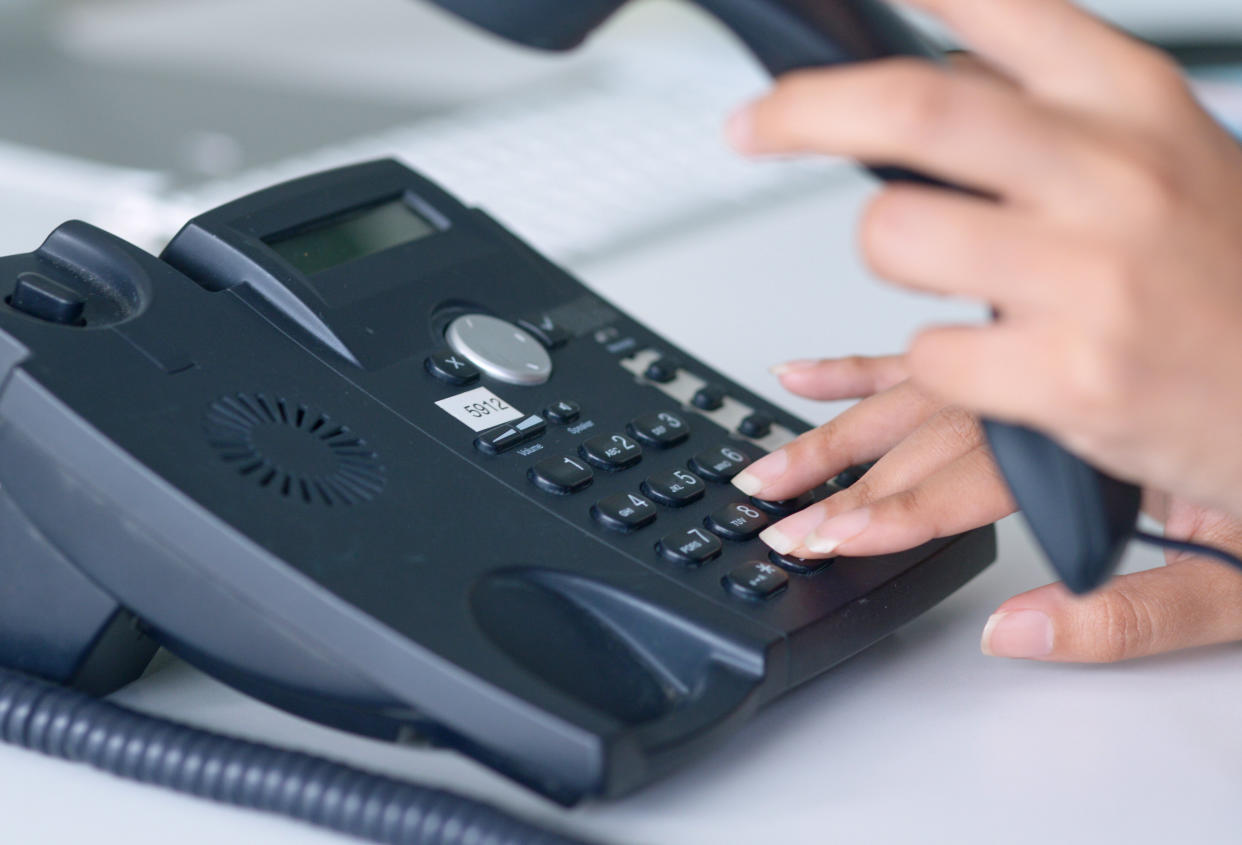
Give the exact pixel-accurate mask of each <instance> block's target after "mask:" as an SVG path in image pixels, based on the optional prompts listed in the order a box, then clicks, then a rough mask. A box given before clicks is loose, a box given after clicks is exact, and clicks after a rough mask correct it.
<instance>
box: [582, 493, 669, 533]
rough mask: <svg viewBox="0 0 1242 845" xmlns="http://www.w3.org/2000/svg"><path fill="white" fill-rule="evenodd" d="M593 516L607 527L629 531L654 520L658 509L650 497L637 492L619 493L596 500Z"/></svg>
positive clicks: (592, 509)
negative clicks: (645, 497)
mask: <svg viewBox="0 0 1242 845" xmlns="http://www.w3.org/2000/svg"><path fill="white" fill-rule="evenodd" d="M591 516H593V517H594V518H595V521H596V522H598V523H599V524H600V525H603V526H604V527H605V528H611V529H612V530H613V531H624V532H629V531H637V530H638V529H639V528H643V527H645V526H647V525H650V524H651V523H652V522H654V521H655V518H656V509H655V505H653V504H651V502H650V501H649V500H648V499H644V498H643V497H642V496H639V495H637V494H635V493H618V494H617V495H615V496H608V497H607V498H604V499H600V500H599V501H598V502H596V503H595V505H594V506H593V507H592V508H591Z"/></svg>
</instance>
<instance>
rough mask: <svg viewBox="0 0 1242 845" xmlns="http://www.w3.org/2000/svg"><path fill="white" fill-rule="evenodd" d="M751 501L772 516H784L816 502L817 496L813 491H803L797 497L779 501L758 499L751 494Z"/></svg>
mask: <svg viewBox="0 0 1242 845" xmlns="http://www.w3.org/2000/svg"><path fill="white" fill-rule="evenodd" d="M750 503H751V504H752V505H754V506H755V507H757V508H759V510H761V511H765V512H767V513H769V514H771V515H772V516H777V517H784V516H789V515H790V514H793V513H797V512H798V511H800V510H802V509H803V508H806V507H809V506H810V505H812V504H814V503H815V496H814V495H812V494H811V493H803V494H802V495H801V496H799V497H798V498H796V499H781V500H780V501H778V502H774V501H769V500H768V499H756V498H755V497H754V496H751V497H750Z"/></svg>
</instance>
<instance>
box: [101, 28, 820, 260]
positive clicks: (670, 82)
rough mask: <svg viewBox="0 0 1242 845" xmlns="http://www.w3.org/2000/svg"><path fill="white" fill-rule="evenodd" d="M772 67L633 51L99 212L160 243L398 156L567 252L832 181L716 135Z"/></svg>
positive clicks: (815, 164)
mask: <svg viewBox="0 0 1242 845" xmlns="http://www.w3.org/2000/svg"><path fill="white" fill-rule="evenodd" d="M764 84H765V80H764V77H763V76H762V75H761V74H760V73H759V71H758V70H757V69H755V68H753V67H750V66H749V65H747V64H745V63H743V62H740V61H739V60H738V55H737V53H735V52H732V51H719V52H717V51H713V50H703V51H700V52H697V53H696V52H694V51H684V52H681V53H679V54H670V53H667V52H662V51H651V52H649V53H641V52H636V53H635V55H634V56H633V57H632V58H630V59H628V60H626V61H617V62H611V63H606V64H603V65H602V66H598V67H594V68H591V69H590V70H589V71H584V72H579V73H575V74H572V75H566V76H565V77H563V78H558V79H555V80H553V81H550V82H545V83H542V84H540V85H538V86H536V87H532V88H529V89H526V90H523V91H521V92H519V93H517V94H509V95H506V96H505V97H504V98H499V99H489V100H484V101H481V102H477V103H474V104H470V105H466V106H462V107H460V108H457V109H454V110H451V111H448V112H444V113H441V114H439V115H434V116H429V117H426V118H422V119H419V120H417V121H416V122H414V123H411V124H409V125H406V126H401V127H396V128H394V129H391V130H386V131H383V132H381V133H377V134H372V135H368V136H365V137H359V138H357V139H356V140H353V141H349V142H346V143H341V144H336V145H333V146H330V147H325V148H323V149H320V150H318V151H315V152H311V153H309V154H302V155H298V156H295V157H291V158H288V159H285V160H282V161H278V162H276V163H274V164H272V165H268V166H263V167H259V168H256V169H253V170H249V171H246V172H243V173H241V174H238V175H234V176H230V177H228V178H226V179H222V180H218V181H213V182H210V183H207V184H201V185H197V186H190V187H187V188H175V189H168V190H157V191H153V192H150V193H148V194H145V195H134V194H131V195H129V196H127V197H125V198H124V200H123V201H121V202H120V203H119V204H118V206H117V207H116V208H115V209H114V210H113V213H112V214H111V215H110V216H111V217H112V218H113V219H111V220H107V221H105V223H106V224H107V225H109V226H110V227H111V228H113V229H114V230H116V231H118V232H121V233H123V234H125V235H126V236H128V237H130V238H131V239H134V240H135V241H137V242H139V243H141V244H143V245H144V246H147V247H148V248H152V249H157V248H158V247H160V246H161V245H162V244H163V243H164V242H166V241H167V239H168V238H169V237H170V236H171V235H172V234H174V233H175V231H176V230H177V228H178V227H179V226H180V225H181V224H182V223H183V222H184V221H186V220H187V219H189V218H190V217H192V216H194V215H195V214H198V213H199V212H201V211H204V210H206V209H208V208H211V207H213V206H215V205H217V204H219V203H221V202H225V201H227V200H230V199H232V198H235V197H237V196H240V195H242V194H245V193H248V192H250V191H253V190H257V189H260V188H263V187H266V186H268V185H270V184H273V183H275V182H279V181H282V180H285V179H289V178H293V177H296V176H299V175H302V174H305V173H311V172H314V171H317V170H321V169H324V168H329V167H334V166H338V165H342V164H349V163H353V162H358V161H363V160H367V159H372V158H379V157H385V156H393V157H396V158H399V159H401V160H403V161H405V162H406V163H408V164H409V165H410V166H412V167H414V168H415V169H417V170H420V171H422V172H423V173H425V174H427V175H428V176H430V177H431V178H432V179H434V180H436V181H438V182H439V183H440V184H442V185H443V186H445V187H446V188H448V189H449V190H450V191H452V192H454V193H456V194H457V195H458V196H460V197H462V198H463V199H465V200H466V201H467V202H469V203H473V204H477V205H479V206H481V207H483V208H485V209H486V210H487V211H488V212H489V213H491V214H492V215H493V216H495V217H497V218H498V219H500V220H502V221H504V222H505V224H506V225H508V226H510V227H511V228H513V229H514V230H515V231H517V232H518V233H519V234H521V235H522V236H524V237H525V238H527V239H528V240H530V241H531V242H532V243H533V244H535V245H536V246H537V247H538V248H540V249H542V250H543V251H545V252H547V253H548V254H549V255H551V256H553V257H554V258H556V259H558V260H562V261H567V260H581V259H586V258H592V257H595V256H599V255H604V254H607V253H609V252H610V251H614V250H618V249H622V248H625V247H628V246H631V245H635V244H638V243H641V242H643V241H646V240H648V239H650V238H653V237H660V236H667V235H670V234H675V233H676V232H678V231H679V230H681V229H682V228H683V227H685V226H690V225H694V224H696V223H701V222H702V221H705V220H709V219H711V218H712V217H713V216H716V215H721V214H728V213H731V212H735V211H738V210H743V209H753V208H754V207H756V206H759V205H762V204H763V203H767V202H773V201H777V200H780V199H781V198H784V197H788V196H790V195H793V194H798V193H805V192H808V191H813V190H816V189H821V188H825V187H828V186H830V185H831V184H832V183H833V181H834V179H835V178H838V176H837V174H840V173H841V172H842V170H843V168H842V165H841V164H840V163H839V162H836V161H830V160H825V159H818V160H809V159H808V160H797V161H793V160H769V161H761V162H754V161H747V160H744V159H742V158H740V157H738V156H737V155H736V154H734V153H733V152H732V151H730V150H729V149H728V148H727V147H726V145H725V144H724V141H723V140H722V136H721V129H722V126H723V123H724V120H725V118H726V116H727V115H728V113H729V112H730V111H731V110H732V109H733V108H735V107H736V106H737V105H739V104H740V103H741V102H742V101H744V100H745V99H746V98H747V97H750V96H753V95H755V94H756V93H758V92H759V91H761V90H762V88H763V86H764Z"/></svg>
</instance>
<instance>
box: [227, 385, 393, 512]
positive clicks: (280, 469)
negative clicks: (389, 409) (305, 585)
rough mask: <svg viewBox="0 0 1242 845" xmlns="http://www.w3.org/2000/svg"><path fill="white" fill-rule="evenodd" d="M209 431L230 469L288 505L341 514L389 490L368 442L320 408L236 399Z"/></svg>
mask: <svg viewBox="0 0 1242 845" xmlns="http://www.w3.org/2000/svg"><path fill="white" fill-rule="evenodd" d="M205 427H206V429H207V439H208V442H210V443H211V445H212V447H213V448H214V449H215V450H216V452H217V454H219V455H220V457H221V459H223V460H224V462H225V463H227V464H229V465H231V466H233V467H235V468H236V470H237V472H238V474H239V475H241V476H243V477H245V478H248V479H251V480H253V481H254V483H255V484H257V485H258V486H259V487H263V488H267V489H270V490H272V491H274V492H275V493H277V494H278V495H280V496H283V497H284V498H287V499H291V500H294V501H300V502H303V503H305V504H307V505H323V506H328V507H333V506H342V505H357V504H361V503H363V502H369V501H371V500H372V499H374V498H375V497H376V496H378V495H379V494H380V493H381V492H383V490H384V483H385V470H384V467H383V465H382V464H381V463H380V461H379V458H378V457H377V456H376V454H375V453H374V452H373V451H371V449H370V448H369V447H368V446H367V443H366V441H365V440H363V439H362V438H361V437H359V436H358V435H356V434H355V433H354V432H352V431H351V430H350V429H349V428H347V427H346V426H344V425H341V424H340V423H337V422H334V421H333V420H332V418H331V417H329V416H328V415H327V414H326V413H324V412H323V411H320V410H318V409H316V408H312V407H309V406H307V405H302V404H298V403H293V402H289V401H287V400H285V399H283V398H280V397H278V396H271V395H268V394H264V393H236V394H233V395H231V396H223V397H221V398H220V399H217V400H216V401H215V402H213V403H211V405H210V406H209V407H208V409H207V413H206V417H205Z"/></svg>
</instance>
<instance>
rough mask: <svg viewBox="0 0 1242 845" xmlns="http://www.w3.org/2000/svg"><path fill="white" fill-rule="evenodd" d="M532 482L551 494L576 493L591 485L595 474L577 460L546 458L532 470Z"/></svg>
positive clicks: (530, 471) (530, 472)
mask: <svg viewBox="0 0 1242 845" xmlns="http://www.w3.org/2000/svg"><path fill="white" fill-rule="evenodd" d="M528 474H529V475H530V480H531V481H533V482H535V485H536V486H537V487H539V488H540V489H541V490H546V491H548V492H549V493H557V494H566V493H576V492H578V491H579V490H581V489H582V488H584V487H586V486H587V485H588V484H590V483H591V479H593V478H594V477H595V473H593V472H591V468H590V467H589V466H587V465H586V464H585V463H583V462H582V461H579V460H578V459H576V458H570V457H567V456H566V457H560V458H545V459H544V460H542V461H540V462H539V463H537V464H535V465H534V466H533V467H531V468H530V470H529V473H528Z"/></svg>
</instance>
